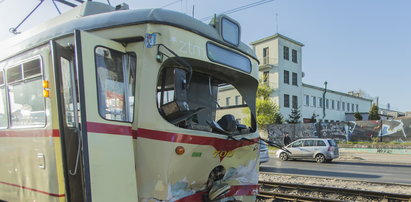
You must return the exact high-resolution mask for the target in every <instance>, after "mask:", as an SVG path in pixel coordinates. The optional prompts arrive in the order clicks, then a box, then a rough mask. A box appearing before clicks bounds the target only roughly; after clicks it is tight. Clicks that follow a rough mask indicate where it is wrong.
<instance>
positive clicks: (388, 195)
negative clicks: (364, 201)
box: [259, 181, 411, 201]
mask: <svg viewBox="0 0 411 202" xmlns="http://www.w3.org/2000/svg"><path fill="white" fill-rule="evenodd" d="M259 184H260V185H261V187H262V188H264V187H280V188H287V189H297V190H309V191H319V192H327V193H336V194H345V195H351V196H353V195H354V196H355V195H357V196H363V197H374V198H381V199H390V200H400V201H411V195H408V194H396V193H386V192H375V191H367V190H357V189H344V188H338V187H324V186H314V185H304V184H289V183H281V182H267V181H259ZM260 193H262V194H263V193H264V194H268V193H270V192H268V193H267V192H265V191H264V192H260ZM272 193H273V192H272ZM273 194H274V195H276V196H277V195H281V194H279V193H273ZM295 197H296V198H297V197H298V198H300V196H295ZM318 200H319V199H317V201H318ZM323 200H325V199H321V201H323ZM327 200H328V199H327ZM314 201H315V200H314Z"/></svg>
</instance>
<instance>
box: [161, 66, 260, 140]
mask: <svg viewBox="0 0 411 202" xmlns="http://www.w3.org/2000/svg"><path fill="white" fill-rule="evenodd" d="M193 69H194V70H193V71H192V73H191V74H190V71H189V70H187V69H186V68H181V67H175V66H172V67H166V68H163V69H162V71H161V73H160V75H159V77H158V82H157V106H158V109H159V112H160V114H161V115H162V116H163V117H164V118H165V119H166V120H168V121H169V122H170V123H172V124H174V125H176V126H179V127H182V128H187V129H192V130H201V131H208V132H215V133H219V134H225V135H229V136H231V135H241V134H247V133H249V132H250V131H251V130H252V129H251V128H250V126H248V125H245V124H244V123H242V122H244V121H241V120H240V119H239V118H238V117H237V118H236V117H235V116H234V115H232V113H229V112H228V113H225V111H227V109H229V108H230V107H231V108H233V106H230V107H227V106H224V107H222V106H221V105H223V104H222V103H224V102H225V98H223V97H222V93H221V90H222V89H224V88H230V89H231V90H234V92H235V93H234V94H236V95H237V94H238V95H239V94H240V93H239V92H238V91H237V90H236V89H235V87H234V86H233V85H230V83H228V81H224V80H221V78H216V77H215V76H212V75H210V74H207V73H206V72H205V71H196V69H197V68H195V66H194V67H193ZM237 97H239V96H237ZM223 99H224V100H223ZM236 99H237V98H236ZM236 102H237V101H236ZM236 104H238V103H236ZM224 105H226V103H224ZM234 107H238V109H236V110H237V111H239V112H241V113H249V111H250V110H244V108H248V106H247V105H246V104H245V102H244V101H242V102H241V104H239V105H238V106H234ZM246 116H248V117H250V115H249V114H248V115H246Z"/></svg>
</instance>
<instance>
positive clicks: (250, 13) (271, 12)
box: [0, 0, 411, 111]
mask: <svg viewBox="0 0 411 202" xmlns="http://www.w3.org/2000/svg"><path fill="white" fill-rule="evenodd" d="M256 1H259V0H207V1H205V0H181V1H179V2H177V3H175V4H172V5H170V6H168V7H166V8H167V9H171V10H176V11H179V12H183V13H187V14H189V15H191V13H192V6H193V5H195V15H194V16H195V17H196V18H198V19H201V18H204V17H208V16H211V15H213V14H214V13H221V12H224V11H227V10H230V9H232V8H237V7H240V6H243V5H247V4H250V3H253V2H256ZM38 2H39V0H30V1H29V0H0V19H1V23H0V39H1V40H3V39H6V38H9V37H11V36H12V34H10V33H9V31H8V30H9V28H10V27H15V26H17V25H18V24H19V23H20V22H21V20H22V19H23V18H24V17H25V16H26V15H27V14H28V13H29V12H30V11H31V10H32V9H33V8H34V7H35V5H37V4H38ZM101 2H106V1H101ZM110 2H111V3H112V4H113V5H117V4H119V3H122V2H126V3H128V4H129V5H130V8H154V7H162V6H164V5H167V4H168V3H170V2H174V0H156V1H152V0H151V1H144V0H140V1H137V0H123V1H120V0H110ZM58 5H59V8H60V9H61V10H62V11H64V10H68V9H69V8H68V7H66V6H63V5H61V4H58ZM276 14H277V15H278V31H279V33H281V34H283V35H285V36H288V37H290V38H292V39H295V40H297V41H300V42H302V43H303V44H305V46H304V47H303V53H302V56H303V60H302V64H303V71H304V72H305V77H304V78H303V82H305V83H308V84H312V85H317V86H321V87H322V86H323V83H324V81H325V80H327V81H328V88H329V89H332V90H337V91H341V92H348V91H351V90H359V89H361V90H363V91H365V92H366V93H368V94H369V95H370V96H372V97H374V98H375V97H377V96H378V97H379V101H380V107H384V108H386V104H387V103H390V104H391V108H392V109H395V110H401V111H411V90H408V87H409V86H411V85H410V84H409V81H410V80H411V1H409V0H395V1H392V0H391V1H390V0H361V1H358V0H340V1H330V0H310V1H308V0H305V1H304V0H275V1H272V2H269V3H266V4H263V5H260V6H256V7H252V8H249V9H246V10H242V11H239V12H236V13H232V14H230V15H229V16H230V17H232V18H234V19H236V20H238V21H239V22H240V23H241V26H242V40H243V41H244V42H245V43H247V44H249V43H250V42H252V41H255V40H258V39H261V38H263V37H267V36H270V35H273V34H275V33H276V32H277V30H276V25H277V20H276ZM56 15H58V13H57V11H56V10H55V8H54V6H53V4H52V2H51V0H45V2H44V3H43V5H42V6H41V7H40V8H39V9H38V10H37V11H36V12H35V13H34V14H33V15H32V17H30V18H29V19H28V20H27V21H26V22H25V23H24V24H23V25H22V26H21V27H20V29H19V30H21V31H24V30H27V29H28V28H30V27H33V26H35V25H38V24H40V23H41V22H44V21H46V20H48V19H50V18H53V17H54V16H56ZM408 79H410V80H408Z"/></svg>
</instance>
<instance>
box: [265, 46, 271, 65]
mask: <svg viewBox="0 0 411 202" xmlns="http://www.w3.org/2000/svg"><path fill="white" fill-rule="evenodd" d="M269 55H270V49H269V47H265V48H263V64H264V65H266V64H270V59H269V58H270V57H269Z"/></svg>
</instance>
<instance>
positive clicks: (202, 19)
mask: <svg viewBox="0 0 411 202" xmlns="http://www.w3.org/2000/svg"><path fill="white" fill-rule="evenodd" d="M272 1H275V0H261V1H256V2H254V3H251V4H247V5H244V6H240V7H237V8H233V9H230V10H227V11H223V12H221V13H220V14H231V13H235V12H238V11H242V10H245V9H249V8H252V7H255V6H259V5H262V4H266V3H269V2H272ZM213 17H214V15H211V16H208V17H204V18H201V19H200V20H201V21H205V20H210V19H212V18H213Z"/></svg>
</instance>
